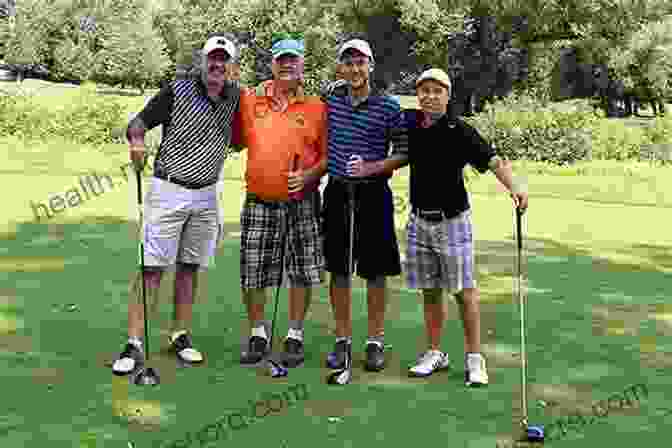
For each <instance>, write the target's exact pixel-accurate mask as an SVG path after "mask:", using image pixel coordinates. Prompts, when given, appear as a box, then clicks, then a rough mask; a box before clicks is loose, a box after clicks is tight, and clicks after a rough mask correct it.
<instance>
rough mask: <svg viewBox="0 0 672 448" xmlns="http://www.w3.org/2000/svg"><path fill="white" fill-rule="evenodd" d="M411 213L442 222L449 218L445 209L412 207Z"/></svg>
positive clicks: (427, 219) (428, 219) (431, 220)
mask: <svg viewBox="0 0 672 448" xmlns="http://www.w3.org/2000/svg"><path fill="white" fill-rule="evenodd" d="M411 213H413V214H414V215H415V216H417V217H419V218H422V219H424V220H426V221H430V222H441V221H443V220H444V219H448V217H447V216H446V212H444V211H443V210H420V209H419V208H415V207H413V208H411Z"/></svg>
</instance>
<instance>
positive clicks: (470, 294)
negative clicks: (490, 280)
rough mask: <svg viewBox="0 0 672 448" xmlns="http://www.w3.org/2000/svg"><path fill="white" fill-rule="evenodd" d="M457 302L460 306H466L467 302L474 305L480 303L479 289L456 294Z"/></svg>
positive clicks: (465, 290) (464, 290) (469, 289)
mask: <svg viewBox="0 0 672 448" xmlns="http://www.w3.org/2000/svg"><path fill="white" fill-rule="evenodd" d="M455 301H456V302H457V303H458V305H464V304H465V302H467V303H473V302H477V301H478V289H476V288H465V289H463V290H461V291H459V292H457V293H456V294H455Z"/></svg>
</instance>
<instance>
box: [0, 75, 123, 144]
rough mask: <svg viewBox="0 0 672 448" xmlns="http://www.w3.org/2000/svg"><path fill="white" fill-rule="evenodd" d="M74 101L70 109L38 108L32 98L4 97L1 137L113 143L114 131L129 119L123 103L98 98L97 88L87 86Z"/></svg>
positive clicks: (0, 101) (0, 107)
mask: <svg viewBox="0 0 672 448" xmlns="http://www.w3.org/2000/svg"><path fill="white" fill-rule="evenodd" d="M79 90H80V91H79V94H78V95H77V96H76V97H74V98H71V103H70V104H69V105H68V107H65V108H62V109H60V110H59V109H53V108H48V107H44V106H40V105H37V104H36V103H35V102H34V101H33V100H32V99H31V96H25V97H9V96H0V134H3V135H12V136H16V137H20V138H24V139H28V140H33V139H36V140H43V141H46V140H49V139H50V138H52V137H63V138H66V139H68V140H70V141H72V142H75V143H82V144H91V145H102V144H105V143H112V142H114V139H113V137H112V130H113V129H115V128H117V127H118V126H119V123H121V122H122V121H123V120H124V119H125V118H126V117H125V116H124V114H123V111H124V108H123V106H122V105H121V103H120V102H119V101H117V100H115V99H111V98H109V97H101V96H96V93H95V85H93V84H90V85H86V84H85V86H84V87H83V88H81V89H79Z"/></svg>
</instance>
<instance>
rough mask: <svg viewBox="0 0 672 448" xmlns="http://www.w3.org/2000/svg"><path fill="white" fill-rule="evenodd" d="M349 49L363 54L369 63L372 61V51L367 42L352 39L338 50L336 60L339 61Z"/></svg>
mask: <svg viewBox="0 0 672 448" xmlns="http://www.w3.org/2000/svg"><path fill="white" fill-rule="evenodd" d="M351 48H352V49H354V50H357V51H359V52H360V53H363V54H365V55H366V56H368V57H369V59H371V61H373V51H371V46H370V45H369V43H368V42H366V41H365V40H362V39H352V40H349V41H347V42H346V43H344V44H343V45H342V46H341V48H340V50H338V60H339V61H340V60H341V58H342V57H343V53H345V52H346V51H347V50H349V49H351Z"/></svg>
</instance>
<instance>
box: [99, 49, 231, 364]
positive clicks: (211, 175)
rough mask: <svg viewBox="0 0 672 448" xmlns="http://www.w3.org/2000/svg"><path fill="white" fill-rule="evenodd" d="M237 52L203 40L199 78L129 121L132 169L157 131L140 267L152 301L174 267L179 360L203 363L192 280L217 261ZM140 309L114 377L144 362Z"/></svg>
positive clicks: (174, 342) (131, 309)
mask: <svg viewBox="0 0 672 448" xmlns="http://www.w3.org/2000/svg"><path fill="white" fill-rule="evenodd" d="M236 53H237V51H236V47H235V45H234V44H233V42H232V41H231V40H229V39H226V38H225V37H223V36H213V37H211V38H210V39H208V40H207V42H206V43H205V46H204V47H203V50H202V55H203V61H202V67H201V76H200V77H199V78H198V79H177V80H174V81H172V82H170V83H168V84H167V85H165V86H164V87H163V88H162V89H161V91H160V92H159V93H158V94H157V95H156V96H154V97H153V98H152V99H151V100H150V101H149V102H148V103H147V105H146V106H145V108H144V109H143V110H142V111H141V112H140V113H139V114H138V115H137V116H136V117H135V118H134V119H133V120H132V121H131V122H130V123H129V125H128V131H127V134H126V135H127V138H128V141H129V144H130V155H131V161H132V162H133V164H134V166H135V168H136V170H142V169H143V168H144V166H145V163H146V151H145V142H144V140H145V133H146V131H147V130H150V129H153V128H155V127H156V126H158V125H163V133H162V135H163V138H162V139H161V145H160V146H159V150H158V153H157V155H156V158H155V161H154V172H153V177H152V178H151V182H150V186H149V191H148V192H147V195H146V198H145V200H144V201H143V202H144V205H145V210H144V216H145V218H146V219H145V224H144V226H145V228H144V231H143V232H142V233H143V235H144V240H145V241H144V251H145V266H143V273H142V278H143V281H144V282H145V285H146V287H147V293H148V296H149V297H150V300H154V301H155V300H157V299H156V296H157V294H158V289H159V284H160V281H161V277H162V274H163V272H164V271H165V270H166V268H168V267H172V266H173V265H176V272H175V314H174V323H173V332H172V335H171V336H170V344H171V347H172V349H173V351H174V352H175V354H176V355H177V357H178V359H179V360H181V361H184V362H186V363H198V362H201V361H203V356H202V354H201V353H200V352H199V351H198V350H196V349H194V348H193V347H192V343H191V336H190V334H189V329H190V326H191V318H192V308H193V299H194V297H193V290H194V283H195V274H196V273H197V272H198V270H199V268H201V267H207V266H208V264H209V263H210V262H211V261H212V258H213V257H214V255H215V250H216V247H217V237H218V233H219V230H220V229H219V227H220V222H219V213H218V203H217V181H218V179H219V175H220V172H221V170H222V166H223V164H224V161H225V160H226V158H227V156H228V155H229V154H230V153H231V151H232V149H231V148H230V142H231V136H232V123H233V118H234V113H235V111H236V109H237V108H238V103H239V100H240V89H239V87H238V85H237V82H236V81H235V80H233V79H232V78H235V71H236V64H237V62H236V60H237V54H236ZM143 312H144V310H143V306H142V303H137V301H135V300H134V299H133V298H131V299H130V300H129V304H128V335H129V339H128V343H127V344H126V345H125V347H124V349H123V351H122V352H121V354H120V355H119V357H118V359H117V360H115V362H114V364H113V366H112V370H113V372H114V373H115V374H117V375H126V374H129V373H131V372H133V371H135V370H136V369H137V368H138V367H139V365H140V364H141V363H142V360H143V354H142V351H143V343H142V339H141V337H142V334H143V329H144V326H143V324H144V322H143V318H144V315H143Z"/></svg>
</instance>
